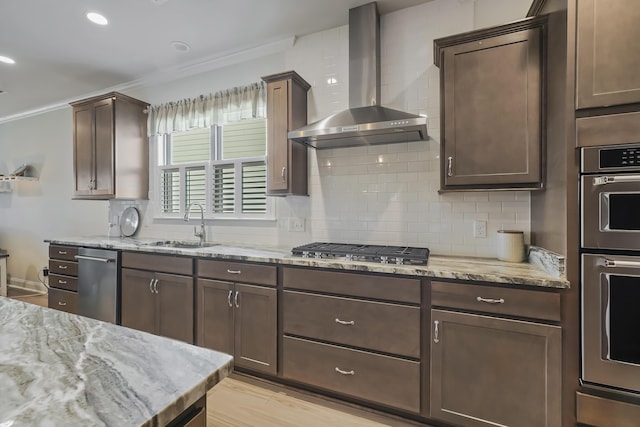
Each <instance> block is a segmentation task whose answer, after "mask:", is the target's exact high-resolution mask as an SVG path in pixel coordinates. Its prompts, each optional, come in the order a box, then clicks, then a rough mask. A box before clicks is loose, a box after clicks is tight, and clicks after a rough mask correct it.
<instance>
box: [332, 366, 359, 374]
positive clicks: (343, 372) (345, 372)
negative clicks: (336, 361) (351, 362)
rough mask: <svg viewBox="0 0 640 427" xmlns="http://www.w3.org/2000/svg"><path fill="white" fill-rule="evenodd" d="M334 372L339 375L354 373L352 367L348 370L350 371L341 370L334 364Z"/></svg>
mask: <svg viewBox="0 0 640 427" xmlns="http://www.w3.org/2000/svg"><path fill="white" fill-rule="evenodd" d="M336 372H337V373H339V374H341V375H355V374H356V372H355V371H354V370H353V369H352V370H350V371H343V370H342V369H340V368H338V367H337V366H336Z"/></svg>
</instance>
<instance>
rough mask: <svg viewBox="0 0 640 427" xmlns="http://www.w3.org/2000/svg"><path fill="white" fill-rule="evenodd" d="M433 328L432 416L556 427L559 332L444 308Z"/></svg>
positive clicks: (481, 423) (480, 423)
mask: <svg viewBox="0 0 640 427" xmlns="http://www.w3.org/2000/svg"><path fill="white" fill-rule="evenodd" d="M431 322H432V325H431V390H430V391H431V410H430V415H431V417H433V418H435V419H439V420H443V421H447V422H450V423H452V424H457V425H465V426H496V425H504V426H522V427H526V426H549V427H551V426H560V423H561V419H560V417H561V406H560V405H561V399H560V392H561V390H560V387H561V382H560V381H561V330H560V327H558V326H550V325H544V324H537V323H531V322H523V321H517V320H508V319H499V318H494V317H488V316H479V315H472V314H465V313H454V312H449V311H443V310H431Z"/></svg>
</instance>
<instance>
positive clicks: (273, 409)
mask: <svg viewBox="0 0 640 427" xmlns="http://www.w3.org/2000/svg"><path fill="white" fill-rule="evenodd" d="M9 298H14V299H17V300H21V301H24V302H28V303H31V304H37V305H40V306H43V307H46V306H47V295H46V294H44V295H43V294H35V295H34V294H33V293H28V292H22V291H20V290H19V289H15V288H9ZM207 426H208V427H257V426H260V427H301V426H304V427H333V426H340V427H365V426H366V427H383V426H389V427H415V426H426V424H419V423H414V422H410V421H408V420H403V419H400V418H396V417H392V416H386V415H383V414H382V413H378V412H369V411H366V410H363V409H360V408H358V407H355V406H350V405H346V404H341V403H340V402H338V401H336V400H332V399H329V398H323V397H321V396H318V395H315V394H312V393H307V392H304V391H298V390H295V389H293V388H291V387H286V386H281V385H278V384H274V383H270V382H268V381H262V380H259V379H255V378H251V377H247V376H244V375H240V374H233V375H232V376H231V377H229V378H225V379H224V380H223V381H222V382H221V383H220V384H217V385H216V386H215V387H214V388H213V389H212V390H211V391H209V393H207Z"/></svg>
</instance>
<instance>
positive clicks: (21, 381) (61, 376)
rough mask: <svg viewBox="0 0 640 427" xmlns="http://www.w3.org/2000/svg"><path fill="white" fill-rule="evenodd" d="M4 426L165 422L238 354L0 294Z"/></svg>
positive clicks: (0, 406)
mask: <svg viewBox="0 0 640 427" xmlns="http://www.w3.org/2000/svg"><path fill="white" fill-rule="evenodd" d="M0 324H1V325H2V326H1V327H0V384H2V399H0V426H11V427H19V426H38V425H52V426H58V425H60V426H62V425H77V426H80V425H91V426H156V425H166V424H167V423H168V422H169V421H171V420H172V419H174V418H175V417H177V416H178V415H179V414H180V413H181V412H183V411H184V410H185V409H186V408H188V407H189V406H190V405H192V404H193V403H195V402H196V401H198V400H199V399H200V398H201V397H202V396H204V395H205V394H206V392H207V391H208V390H209V389H211V388H212V387H213V386H214V385H215V384H217V383H218V382H219V381H221V380H222V379H223V378H224V377H226V376H227V375H228V374H229V372H230V370H231V367H232V357H231V356H230V355H228V354H225V353H220V352H216V351H212V350H208V349H204V348H200V347H196V346H193V345H189V344H186V343H183V342H180V341H175V340H171V339H168V338H163V337H159V336H156V335H151V334H147V333H144V332H139V331H135V330H132V329H128V328H124V327H121V326H116V325H112V324H110V323H105V322H100V321H97V320H93V319H89V318H85V317H81V316H77V315H73V314H69V313H65V312H62V311H58V310H53V309H48V308H45V307H40V306H36V305H32V304H28V303H24V302H21V301H16V300H11V299H8V298H4V297H0Z"/></svg>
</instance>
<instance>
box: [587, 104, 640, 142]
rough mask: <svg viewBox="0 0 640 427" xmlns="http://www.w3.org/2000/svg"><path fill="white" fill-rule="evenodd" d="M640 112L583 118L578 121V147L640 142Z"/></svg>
mask: <svg viewBox="0 0 640 427" xmlns="http://www.w3.org/2000/svg"><path fill="white" fill-rule="evenodd" d="M639 133H640V112H637V111H636V112H632V113H620V114H608V115H604V116H594V117H582V118H579V119H577V120H576V140H577V141H578V147H592V146H598V145H618V144H630V143H636V142H638V134H639Z"/></svg>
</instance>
